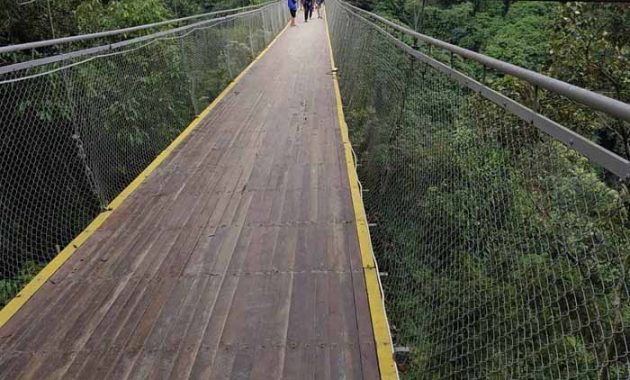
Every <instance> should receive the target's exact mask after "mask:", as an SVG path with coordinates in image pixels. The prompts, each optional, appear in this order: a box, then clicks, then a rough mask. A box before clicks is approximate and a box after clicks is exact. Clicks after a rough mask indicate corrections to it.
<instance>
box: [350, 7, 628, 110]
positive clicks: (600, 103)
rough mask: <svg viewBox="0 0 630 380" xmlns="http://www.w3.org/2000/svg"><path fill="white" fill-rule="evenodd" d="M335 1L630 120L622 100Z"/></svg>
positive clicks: (595, 107) (525, 79)
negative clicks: (465, 47) (439, 38)
mask: <svg viewBox="0 0 630 380" xmlns="http://www.w3.org/2000/svg"><path fill="white" fill-rule="evenodd" d="M339 2H340V4H341V5H342V6H345V7H347V8H349V9H352V10H354V11H356V12H351V13H353V14H357V13H361V14H362V15H364V16H366V17H369V18H372V19H375V20H378V21H379V22H382V23H383V24H385V25H387V26H389V27H392V28H394V29H397V30H399V31H401V32H403V33H405V34H407V35H410V36H413V37H416V38H417V39H418V40H420V41H422V42H424V43H427V44H429V46H436V47H439V48H441V49H444V50H447V51H449V52H451V53H454V54H457V55H459V56H461V57H464V58H467V59H470V60H473V61H477V62H479V63H481V64H482V65H485V66H488V67H489V68H492V69H495V70H497V71H500V72H502V73H505V74H508V75H511V76H513V77H516V78H519V79H522V80H524V81H526V82H529V83H531V84H532V85H536V86H539V87H541V88H544V89H546V90H549V91H552V92H555V93H556V94H559V95H562V96H565V97H567V98H569V99H571V100H574V101H576V102H578V103H581V104H584V105H586V106H589V107H592V108H593V109H595V110H598V111H602V112H605V113H607V114H609V115H611V116H615V117H617V118H619V119H621V120H624V121H628V122H630V104H626V103H624V102H622V101H619V100H616V99H612V98H609V97H607V96H604V95H601V94H598V93H595V92H592V91H589V90H586V89H583V88H580V87H577V86H574V85H572V84H569V83H566V82H563V81H561V80H558V79H554V78H551V77H548V76H546V75H542V74H539V73H536V72H534V71H531V70H527V69H525V68H522V67H519V66H516V65H513V64H511V63H507V62H503V61H500V60H498V59H495V58H491V57H488V56H486V55H483V54H480V53H476V52H474V51H471V50H468V49H464V48H461V47H459V46H456V45H453V44H449V43H448V42H444V41H441V40H438V39H436V38H433V37H429V36H427V35H424V34H420V33H418V32H415V31H413V30H411V29H409V28H406V27H403V26H400V25H398V24H396V23H394V22H391V21H389V20H387V19H385V18H383V17H381V16H378V15H375V14H373V13H370V12H368V11H365V10H363V9H361V8H358V7H355V6H354V5H351V4H348V3H346V2H345V1H342V0H339Z"/></svg>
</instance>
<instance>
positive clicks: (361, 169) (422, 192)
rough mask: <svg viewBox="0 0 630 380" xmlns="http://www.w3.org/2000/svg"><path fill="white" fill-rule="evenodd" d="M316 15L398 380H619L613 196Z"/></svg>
mask: <svg viewBox="0 0 630 380" xmlns="http://www.w3.org/2000/svg"><path fill="white" fill-rule="evenodd" d="M327 11H328V22H329V25H330V27H331V37H332V44H333V51H334V57H335V60H336V64H337V66H338V70H339V80H340V87H341V93H342V98H343V101H344V109H345V115H346V120H347V122H348V125H349V129H350V138H351V141H352V144H353V148H354V150H355V152H356V154H357V157H358V159H357V164H358V169H357V170H358V173H359V178H360V180H361V182H362V185H363V189H364V193H363V200H364V203H365V207H366V211H367V213H368V219H369V221H370V222H371V223H375V224H376V226H375V227H373V228H372V229H371V234H372V241H373V246H374V251H375V255H376V258H377V260H378V263H379V269H380V271H382V272H386V275H385V276H383V277H382V278H381V280H382V283H383V289H384V292H385V302H386V309H387V313H388V318H389V320H390V324H391V329H392V335H393V338H394V344H395V345H396V346H402V347H409V349H410V352H409V354H408V355H399V357H398V358H397V360H398V362H399V368H400V372H401V377H403V378H408V379H628V378H630V300H629V298H630V290H629V288H630V274H629V271H628V270H629V267H630V221H629V219H628V210H629V208H630V203H629V202H628V193H627V182H626V183H623V182H621V181H619V179H618V178H616V179H615V178H614V175H611V174H610V173H607V172H606V171H605V170H604V169H602V168H598V167H595V166H594V165H593V164H591V163H590V162H589V161H588V160H587V159H586V158H585V157H583V156H582V155H581V154H579V153H577V152H576V151H574V150H571V149H568V148H567V147H566V146H565V145H563V144H561V143H559V142H557V141H555V140H554V139H552V138H550V137H549V136H548V135H546V134H544V133H542V132H540V131H539V130H538V129H536V128H535V127H533V126H532V125H530V124H528V123H525V122H523V121H522V120H520V119H517V118H516V117H514V116H513V115H511V114H510V113H508V112H507V111H505V110H504V109H503V107H499V106H497V105H496V104H494V103H492V102H490V101H489V100H487V99H486V98H484V97H482V96H480V95H479V94H476V93H474V92H472V91H470V90H468V89H466V88H462V87H460V86H459V85H458V84H457V83H456V82H455V81H453V80H452V79H451V78H449V76H448V75H446V74H444V73H443V72H441V71H438V70H436V69H434V68H433V67H431V66H429V65H427V64H425V63H423V62H421V61H419V60H417V59H415V58H413V57H412V56H411V55H409V54H408V53H406V52H404V51H403V50H401V49H400V48H398V47H397V46H395V45H394V44H393V43H392V41H391V40H390V39H389V38H387V37H386V36H385V35H384V34H383V33H381V32H379V31H378V30H376V29H375V28H374V27H373V26H371V25H370V24H368V23H366V22H365V21H364V20H362V19H361V18H359V17H357V16H356V15H355V14H353V13H352V12H351V10H350V9H348V8H346V7H345V6H344V5H343V4H342V3H339V2H338V1H331V2H330V3H328V9H327Z"/></svg>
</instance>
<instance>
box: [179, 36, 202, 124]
mask: <svg viewBox="0 0 630 380" xmlns="http://www.w3.org/2000/svg"><path fill="white" fill-rule="evenodd" d="M191 36H193V38H194V34H191ZM184 38H185V37H181V38H180V39H179V52H180V53H179V54H181V56H182V59H181V62H182V64H181V66H182V71H183V72H184V75H186V77H187V78H188V81H189V82H190V86H188V93H189V95H190V102H191V103H192V108H193V112H194V113H195V115H197V114H198V113H199V111H198V109H197V101H196V100H195V78H194V76H192V75H191V74H190V67H189V65H188V63H187V60H186V49H185V48H184Z"/></svg>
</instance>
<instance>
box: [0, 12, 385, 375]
mask: <svg viewBox="0 0 630 380" xmlns="http://www.w3.org/2000/svg"><path fill="white" fill-rule="evenodd" d="M325 36H326V35H325V30H324V24H323V22H320V21H314V22H312V23H308V24H306V25H300V27H299V28H297V29H292V30H291V33H286V34H284V35H283V36H282V37H281V38H280V39H279V40H278V41H277V43H276V44H275V45H274V46H273V47H272V48H271V49H270V51H269V52H268V54H267V55H266V56H265V57H264V58H263V59H261V60H260V61H259V62H258V63H257V65H256V66H255V68H254V69H252V70H251V71H250V73H249V74H248V75H246V76H244V77H243V78H242V80H241V81H240V82H239V83H238V84H236V85H235V86H234V87H233V89H232V91H231V92H230V93H228V94H227V95H225V97H224V99H223V101H222V102H221V103H220V104H218V105H217V107H216V108H215V109H214V111H213V112H212V113H210V114H209V115H207V116H206V118H205V119H203V120H202V121H200V122H199V123H198V124H199V125H198V127H197V128H196V129H195V131H194V132H191V133H190V134H189V137H188V138H187V139H186V140H185V141H184V142H182V143H181V144H180V145H179V146H178V147H177V149H174V150H173V152H172V154H171V155H170V156H169V157H168V158H166V159H164V160H163V162H162V165H161V166H159V167H158V168H157V169H155V170H154V171H153V173H152V174H151V175H150V176H149V178H147V179H146V180H145V181H144V182H143V184H142V185H141V186H139V187H138V189H137V190H136V191H135V192H133V193H131V195H130V196H129V197H128V198H127V200H126V201H125V202H124V203H122V204H121V205H120V206H119V207H118V208H117V209H116V211H114V212H113V213H112V215H111V217H109V218H108V219H107V220H106V221H105V222H104V223H103V225H102V228H101V229H99V230H98V231H97V232H95V233H94V234H92V236H91V237H90V238H89V239H88V240H87V241H86V242H85V243H84V244H83V245H82V246H81V247H80V248H79V249H78V250H77V251H76V254H74V255H73V256H72V257H71V258H70V259H69V260H68V261H66V263H65V264H64V266H62V267H61V268H60V269H59V270H58V271H57V273H56V274H55V275H54V276H53V277H52V278H51V280H52V281H50V282H47V283H45V284H44V286H43V287H42V288H41V289H40V291H39V292H37V293H36V294H35V295H34V296H33V297H32V299H31V301H30V302H29V303H28V304H26V305H25V306H24V307H23V308H22V309H21V310H20V311H19V312H18V313H17V314H16V315H15V317H14V318H13V319H12V320H10V321H9V323H7V324H6V325H5V326H4V327H3V328H2V329H0V377H3V378H4V377H6V376H5V375H7V374H10V375H11V376H10V377H11V378H19V377H23V378H41V377H49V378H60V379H61V378H63V379H71V378H77V379H83V378H104V379H126V378H134V379H135V378H152V379H169V378H178V379H179V378H217V379H223V378H234V379H241V378H242V379H246V378H247V379H249V378H251V379H269V378H282V377H284V378H299V379H316V378H317V379H320V378H348V379H359V378H364V379H376V378H378V377H379V372H378V363H377V360H376V349H375V345H374V337H373V335H372V326H371V317H370V309H369V306H368V297H367V293H366V286H365V280H364V277H363V264H362V261H361V256H360V250H359V244H358V240H357V234H356V221H355V214H354V207H353V204H352V198H351V195H350V190H349V183H348V178H347V175H346V172H345V171H346V158H345V154H346V152H345V150H344V149H343V143H342V141H341V137H340V135H339V129H338V128H339V125H338V122H337V118H336V112H335V109H334V107H335V104H336V102H335V97H334V96H335V94H334V91H333V86H332V83H331V81H330V76H329V75H328V73H329V71H330V67H329V61H328V55H327V53H326V52H327V50H326V44H327V42H326V39H325ZM305 44H306V45H307V46H309V48H308V49H296V48H294V47H296V46H303V45H305ZM305 61H307V62H309V64H308V65H304V64H303V62H305Z"/></svg>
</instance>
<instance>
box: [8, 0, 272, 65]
mask: <svg viewBox="0 0 630 380" xmlns="http://www.w3.org/2000/svg"><path fill="white" fill-rule="evenodd" d="M275 2H276V1H271V2H266V3H263V4H257V5H248V6H246V7H240V8H233V9H225V10H222V11H214V12H209V13H203V14H199V15H193V16H188V17H182V18H176V19H172V20H166V21H160V22H154V23H152V24H145V25H138V26H132V27H129V28H122V29H116V30H107V31H104V32H98V33H89V34H81V35H79V36H71V37H63V38H54V39H50V40H44V41H35V42H27V43H24V44H18V45H9V46H2V47H0V54H2V53H10V52H14V51H21V50H29V49H36V48H40V47H45V46H52V45H59V44H66V43H71V42H79V41H86V40H92V39H95V38H102V37H109V36H115V35H118V34H123V33H131V32H137V31H139V30H145V29H150V28H156V27H158V26H164V25H169V24H176V23H180V22H182V21H188V20H195V19H199V18H204V17H211V16H216V15H220V14H224V13H232V12H240V11H244V10H247V9H252V8H261V7H263V6H265V5H269V4H271V3H275Z"/></svg>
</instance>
